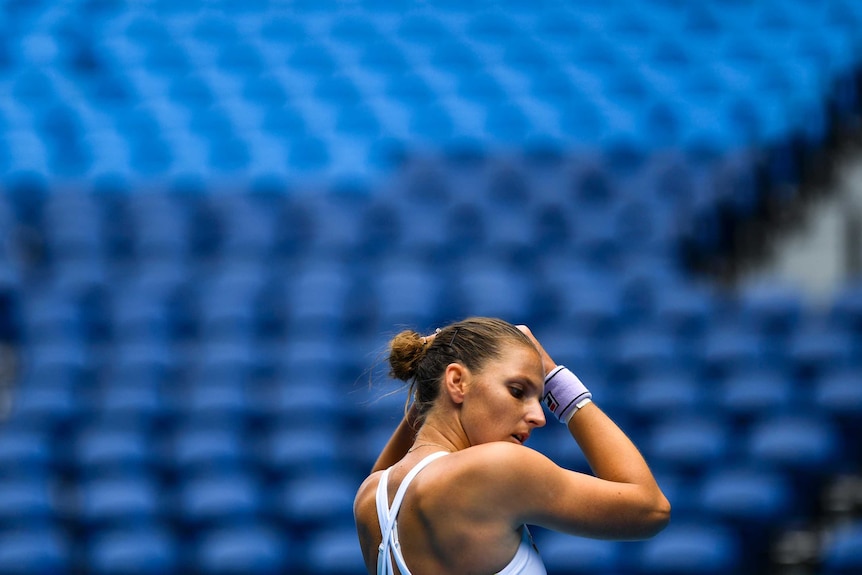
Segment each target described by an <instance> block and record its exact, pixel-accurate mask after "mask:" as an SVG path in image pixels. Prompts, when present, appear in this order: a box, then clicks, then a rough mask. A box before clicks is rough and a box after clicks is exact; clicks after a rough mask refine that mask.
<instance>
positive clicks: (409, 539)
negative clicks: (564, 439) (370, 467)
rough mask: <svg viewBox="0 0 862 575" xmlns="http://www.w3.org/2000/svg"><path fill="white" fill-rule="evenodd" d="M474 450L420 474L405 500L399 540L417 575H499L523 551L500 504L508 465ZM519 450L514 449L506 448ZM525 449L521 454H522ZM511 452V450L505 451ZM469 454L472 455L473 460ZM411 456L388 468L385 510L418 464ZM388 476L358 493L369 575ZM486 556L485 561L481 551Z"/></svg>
mask: <svg viewBox="0 0 862 575" xmlns="http://www.w3.org/2000/svg"><path fill="white" fill-rule="evenodd" d="M483 447H485V446H479V447H478V448H476V447H474V448H470V449H468V450H465V451H461V452H457V453H453V454H451V455H449V456H447V457H442V458H440V459H438V460H436V461H434V462H432V463H430V464H429V465H428V466H427V468H425V469H423V470H422V471H421V473H419V474H418V475H417V476H416V477H415V479H414V480H413V482H412V483H411V484H410V485H409V487H408V488H407V491H406V492H405V494H404V499H403V503H402V505H401V510H400V512H399V515H398V526H397V530H398V533H397V535H398V538H399V540H400V544H401V549H402V553H403V556H404V560H405V562H406V565H407V567H408V568H409V569H410V571H411V572H412V574H413V575H423V574H432V573H433V574H441V575H445V574H447V573H451V574H456V573H457V574H461V573H489V574H490V573H496V572H498V571H500V570H501V569H503V568H504V567H506V565H507V564H508V563H509V561H511V559H512V557H513V556H514V555H515V552H516V551H517V550H518V547H519V545H520V543H521V532H520V531H519V525H518V524H516V523H515V522H514V518H513V516H512V515H511V514H510V513H509V512H508V511H507V508H506V506H505V505H501V504H500V503H501V502H500V501H498V500H497V497H498V496H499V494H498V493H496V491H497V490H496V488H495V482H494V480H493V478H494V476H495V475H497V474H500V473H503V472H505V471H504V468H505V461H503V462H501V461H499V460H498V459H496V458H495V459H493V460H492V461H491V463H493V464H494V465H495V466H496V468H495V467H493V466H488V465H487V463H488V461H486V457H487V456H493V455H494V454H493V453H490V451H491V450H489V449H487V448H486V449H482V448H483ZM509 447H514V446H509ZM521 449H524V448H521ZM506 451H508V449H506ZM468 452H469V453H468ZM412 455H413V454H410V455H408V456H407V457H405V458H404V459H402V460H401V461H400V462H399V463H397V464H395V465H394V466H393V467H392V468H390V472H389V477H388V485H387V489H388V494H389V501H387V502H386V507H387V508H388V507H389V506H390V505H391V503H392V499H393V497H394V494H395V492H396V490H397V489H398V486H399V485H400V484H401V483H402V481H403V480H404V478H405V476H406V475H407V473H408V472H409V471H410V469H412V468H413V467H414V466H415V465H416V464H417V463H418V462H419V461H420V460H421V459H422V456H421V455H418V456H415V457H411V456H412ZM382 475H383V472H377V473H375V474H373V475H371V476H370V477H369V478H368V479H366V481H365V482H364V483H363V484H362V486H361V487H360V489H359V491H358V493H357V497H356V502H355V507H354V512H355V515H356V524H357V529H358V533H359V539H360V545H361V547H362V552H363V556H364V558H365V563H366V568H367V569H368V573H370V574H372V573H375V572H376V565H377V550H378V546H379V545H380V542H381V537H382V536H381V531H380V525H379V522H378V518H377V507H376V503H375V495H376V491H377V487H378V485H379V482H380V480H381V477H382ZM478 549H481V553H478V552H476V550H478Z"/></svg>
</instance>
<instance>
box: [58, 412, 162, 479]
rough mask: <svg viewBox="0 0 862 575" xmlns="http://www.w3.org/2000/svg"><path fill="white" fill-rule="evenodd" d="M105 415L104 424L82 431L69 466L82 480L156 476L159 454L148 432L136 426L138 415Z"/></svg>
mask: <svg viewBox="0 0 862 575" xmlns="http://www.w3.org/2000/svg"><path fill="white" fill-rule="evenodd" d="M103 415H104V416H105V417H104V418H103V419H102V420H101V421H99V420H98V419H97V420H96V422H91V423H89V424H88V425H87V426H86V427H82V428H81V429H80V432H79V433H78V435H77V437H76V438H75V442H74V448H73V449H72V450H71V453H70V455H69V456H68V457H70V458H71V461H70V462H69V465H71V466H72V467H73V468H74V469H75V470H76V471H77V472H78V473H80V474H81V476H110V475H115V474H117V473H121V474H128V473H139V474H142V475H145V474H147V473H149V472H152V471H153V470H154V468H153V465H154V464H155V461H154V459H155V456H156V453H154V450H153V446H152V438H151V437H150V436H149V435H148V433H146V431H145V428H138V427H136V425H135V424H134V423H132V422H135V421H137V416H138V413H136V412H135V411H134V410H132V411H131V413H130V412H129V411H120V410H118V411H117V412H110V413H105V414H103ZM108 421H110V422H116V423H108ZM147 423H149V421H147ZM130 424H131V425H130Z"/></svg>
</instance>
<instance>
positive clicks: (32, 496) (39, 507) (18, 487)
mask: <svg viewBox="0 0 862 575" xmlns="http://www.w3.org/2000/svg"><path fill="white" fill-rule="evenodd" d="M55 493H56V486H55V485H53V482H51V481H49V480H47V478H45V477H42V478H37V477H33V476H30V477H17V478H9V479H0V529H18V528H21V527H22V526H28V527H33V526H37V527H38V526H48V525H51V524H52V523H53V522H55V521H57V520H58V519H59V518H60V509H59V506H58V504H57V502H56V500H55Z"/></svg>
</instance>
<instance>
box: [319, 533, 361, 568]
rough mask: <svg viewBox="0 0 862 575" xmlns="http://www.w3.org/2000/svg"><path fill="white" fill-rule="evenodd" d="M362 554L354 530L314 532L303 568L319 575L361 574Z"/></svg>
mask: <svg viewBox="0 0 862 575" xmlns="http://www.w3.org/2000/svg"><path fill="white" fill-rule="evenodd" d="M363 565H364V563H363V559H362V552H361V550H360V548H359V545H358V544H357V542H356V530H355V529H353V528H352V527H349V526H337V527H333V528H330V529H325V530H320V531H316V532H315V534H314V536H313V537H312V538H311V541H310V542H309V545H308V551H307V553H306V556H305V566H306V567H305V568H306V569H308V570H311V571H313V572H314V573H319V574H320V575H349V574H352V573H361V572H362V570H363V569H364V567H363Z"/></svg>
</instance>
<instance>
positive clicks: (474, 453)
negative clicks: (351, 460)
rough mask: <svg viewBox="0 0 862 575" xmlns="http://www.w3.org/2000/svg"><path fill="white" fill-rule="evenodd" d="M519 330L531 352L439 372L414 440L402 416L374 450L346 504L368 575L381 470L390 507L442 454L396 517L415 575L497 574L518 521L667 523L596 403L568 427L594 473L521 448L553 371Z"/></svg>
mask: <svg viewBox="0 0 862 575" xmlns="http://www.w3.org/2000/svg"><path fill="white" fill-rule="evenodd" d="M519 329H521V331H523V332H524V333H525V334H527V336H528V337H529V338H530V340H531V341H532V342H533V345H532V346H528V345H525V344H523V343H521V342H517V341H514V340H511V341H507V342H506V343H505V344H504V347H503V353H502V354H501V357H500V358H498V359H496V360H493V361H490V362H488V363H487V364H486V365H485V366H483V367H482V368H481V370H480V371H471V370H469V369H467V368H466V367H465V366H463V365H461V364H459V363H452V364H449V365H448V366H447V368H446V370H445V372H444V374H443V380H442V385H441V392H440V396H439V397H438V398H437V401H436V402H435V404H434V406H433V407H432V408H431V410H430V411H429V412H428V414H427V416H426V418H425V421H424V423H423V425H422V427H421V428H420V429H419V431H418V432H417V433H415V434H414V432H413V427H412V424H413V420H414V419H415V412H412V411H411V412H410V413H408V415H407V416H406V417H405V418H404V420H402V422H401V423H400V425H399V426H398V428H397V429H396V430H395V432H394V433H393V435H392V437H391V439H390V441H389V442H388V444H387V445H386V447H385V448H384V449H383V451H382V452H381V454H380V457H379V458H378V460H377V462H376V463H375V466H374V468H373V470H372V473H371V475H370V476H369V477H368V478H367V479H366V480H365V481H364V482H363V483H362V485H361V486H360V488H359V490H358V492H357V495H356V499H355V502H354V515H355V518H356V524H357V530H358V535H359V541H360V546H361V548H362V552H363V556H364V558H365V563H366V568H367V570H368V573H370V574H373V573H375V572H376V563H377V548H378V546H379V544H380V540H381V533H380V527H379V524H378V521H377V510H376V506H375V493H376V489H377V485H378V482H379V480H380V476H381V473H382V471H383V470H384V469H387V468H389V467H392V471H391V472H390V475H389V485H388V490H389V497H390V501H389V503H390V504H391V502H392V498H393V497H394V494H395V491H396V490H397V487H398V486H399V485H400V484H401V482H402V480H403V479H404V476H405V475H406V474H407V472H408V471H409V470H410V469H412V468H413V466H415V465H416V464H417V463H418V462H419V461H421V460H422V459H423V458H424V457H426V456H427V455H429V454H430V453H433V452H435V451H443V450H446V451H451V452H452V453H451V455H447V456H446V457H442V458H440V459H438V460H436V461H434V462H432V463H431V464H430V465H429V466H428V467H426V468H425V469H424V470H423V471H422V472H421V473H420V474H419V475H418V476H417V477H416V479H415V480H414V481H413V483H411V485H410V488H409V489H408V490H407V493H406V495H405V498H404V502H403V504H402V507H401V512H400V514H399V516H398V535H399V539H400V541H401V546H402V553H403V555H404V559H405V561H406V562H407V565H408V566H409V567H410V570H411V572H412V573H413V575H423V574H429V575H430V574H440V575H446V574H451V575H455V574H459V575H464V574H476V575H479V574H492V573H496V572H498V571H500V570H501V569H503V568H504V567H505V566H506V565H507V564H508V563H509V562H510V561H511V559H512V557H514V555H515V552H516V551H517V548H518V546H519V544H520V541H521V528H522V525H524V524H530V525H540V526H543V527H547V528H549V529H554V530H558V531H562V532H565V533H570V534H574V535H580V536H585V537H593V538H603V539H643V538H647V537H651V536H652V535H654V534H655V533H657V532H659V531H660V530H661V529H663V528H664V526H665V525H666V524H667V522H668V521H669V518H670V504H669V503H668V501H667V499H666V498H665V497H664V495H663V494H662V492H661V490H660V489H659V487H658V485H657V484H656V482H655V480H654V478H653V476H652V474H651V472H650V470H649V468H648V466H647V464H646V462H645V461H644V459H643V457H642V456H641V455H640V453H639V452H638V450H637V448H635V446H634V445H633V444H632V443H631V441H630V440H629V439H628V438H627V437H626V436H625V434H624V433H623V432H622V431H621V430H620V429H619V428H618V427H617V426H616V425H615V424H614V423H613V422H612V421H611V420H610V418H608V417H607V416H606V415H605V414H604V413H603V412H602V411H601V410H600V409H599V408H598V407H597V406H596V405H595V404H592V403H591V404H588V405H586V406H585V407H584V408H582V409H581V410H579V411H578V412H577V413H576V414H575V415H574V417H573V418H572V420H571V421H570V422H569V426H568V430H569V432H570V433H571V435H572V437H573V438H574V439H575V440H576V441H577V442H578V444H579V445H580V447H581V449H582V451H583V453H584V455H585V456H586V458H587V460H588V462H589V463H590V465H591V467H592V470H593V472H594V475H587V474H582V473H577V472H573V471H570V470H567V469H565V468H563V467H560V466H558V465H557V464H556V463H554V462H553V461H551V460H550V459H548V458H547V457H545V456H544V455H542V454H541V453H539V452H537V451H534V450H532V449H530V448H529V447H527V446H525V445H523V442H524V441H526V440H527V439H528V437H529V434H530V433H531V432H532V431H533V430H534V429H536V428H537V427H541V426H543V425H544V424H545V416H544V412H543V408H542V405H541V397H542V392H543V387H544V384H543V381H544V376H545V374H546V373H548V372H549V371H551V370H552V369H554V367H555V366H556V364H555V363H554V361H553V360H552V359H551V357H550V356H549V355H548V354H547V352H546V351H545V350H544V348H542V346H541V344H539V342H538V341H537V340H536V339H535V337H534V336H533V335H532V333H531V332H530V330H529V329H528V328H527V327H525V326H519ZM478 549H481V550H482V552H481V553H479V552H476V550H478ZM396 569H397V567H396Z"/></svg>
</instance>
